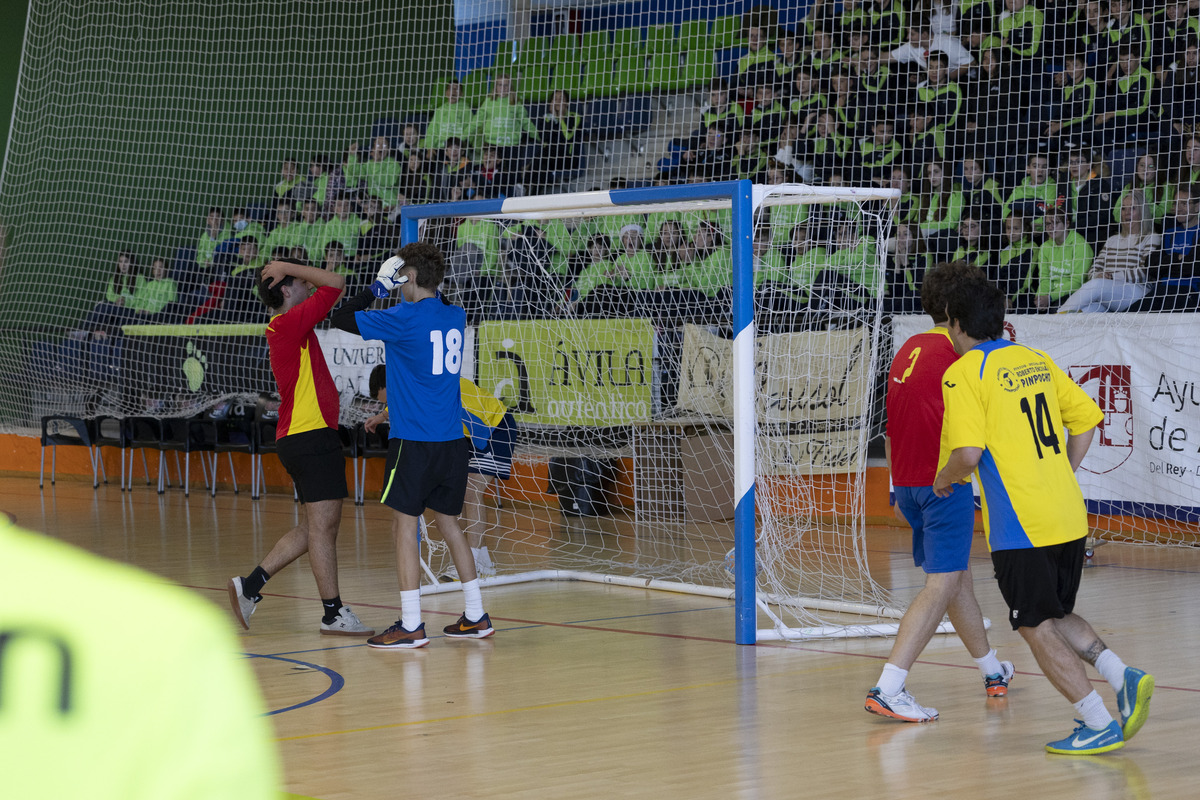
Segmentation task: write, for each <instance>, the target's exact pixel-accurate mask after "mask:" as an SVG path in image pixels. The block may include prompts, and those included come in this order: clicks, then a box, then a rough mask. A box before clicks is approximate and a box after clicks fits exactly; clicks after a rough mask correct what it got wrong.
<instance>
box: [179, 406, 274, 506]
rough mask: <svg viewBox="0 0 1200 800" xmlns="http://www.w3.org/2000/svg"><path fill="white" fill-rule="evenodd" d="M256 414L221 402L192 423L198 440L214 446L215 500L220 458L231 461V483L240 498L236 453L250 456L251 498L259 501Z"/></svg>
mask: <svg viewBox="0 0 1200 800" xmlns="http://www.w3.org/2000/svg"><path fill="white" fill-rule="evenodd" d="M254 413H255V410H254V409H253V408H251V407H249V406H246V405H244V404H241V403H232V402H228V401H225V402H221V403H218V404H217V405H215V406H213V407H212V408H210V409H209V410H208V411H205V412H204V413H203V414H201V415H200V416H199V417H197V418H196V419H194V420H193V421H192V427H193V431H194V432H196V433H198V434H199V435H198V436H196V437H195V438H196V439H197V440H198V441H200V442H203V443H205V444H208V445H211V446H212V483H211V485H210V488H211V493H212V496H214V497H215V496H216V494H217V463H218V461H219V459H220V454H221V453H225V454H226V455H227V456H228V457H229V480H230V481H231V482H232V483H233V493H234V494H238V493H239V489H238V482H237V473H236V472H235V471H234V468H233V454H234V453H248V454H249V455H250V497H251V498H252V499H257V498H258V480H257V478H258V474H257V472H256V470H255V464H256V462H255V459H254V457H255V455H256V454H257V453H258V449H257V439H256V437H255V435H254V426H255V422H254Z"/></svg>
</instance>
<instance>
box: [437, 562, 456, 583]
mask: <svg viewBox="0 0 1200 800" xmlns="http://www.w3.org/2000/svg"><path fill="white" fill-rule="evenodd" d="M438 580H439V581H441V582H442V583H453V582H455V581H457V580H458V567H456V566H454V565H453V564H451V565H450V566H448V567H446V569H445V570H444V571H443V572H442V574H441V575H439V576H438Z"/></svg>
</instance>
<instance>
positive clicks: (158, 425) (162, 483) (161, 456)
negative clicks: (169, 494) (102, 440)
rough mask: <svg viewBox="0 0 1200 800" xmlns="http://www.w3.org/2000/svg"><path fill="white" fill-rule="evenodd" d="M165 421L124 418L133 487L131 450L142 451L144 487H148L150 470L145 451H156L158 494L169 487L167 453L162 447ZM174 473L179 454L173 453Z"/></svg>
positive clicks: (156, 418) (153, 418)
mask: <svg viewBox="0 0 1200 800" xmlns="http://www.w3.org/2000/svg"><path fill="white" fill-rule="evenodd" d="M165 422H166V421H165V420H162V419H159V418H158V417H126V419H125V425H126V428H127V434H126V435H127V437H128V442H129V449H130V456H129V484H130V488H132V487H133V452H132V451H133V450H141V451H142V466H143V467H144V468H145V469H146V485H147V486H149V485H150V469H149V467H148V466H147V465H146V449H147V448H154V449H155V450H157V451H158V493H159V494H162V493H163V491H165V490H166V489H167V488H170V486H171V475H170V473H169V472H168V470H167V453H166V448H164V447H163V441H164V439H165V436H164V433H163V429H164V428H165V427H166V426H165V424H164V423H165ZM175 472H176V474H178V473H179V453H178V451H176V453H175Z"/></svg>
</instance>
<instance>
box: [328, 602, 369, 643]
mask: <svg viewBox="0 0 1200 800" xmlns="http://www.w3.org/2000/svg"><path fill="white" fill-rule="evenodd" d="M321 634H322V635H325V636H374V635H375V629H374V628H368V627H367V626H366V625H364V624H363V623H362V620H360V619H359V618H358V616H357V615H356V614H355V613H354V612H353V611H351V610H350V607H349V606H342V607H341V608H339V609H338V615H337V618H336V619H335V620H334V621H333V622H325V621H322V622H321Z"/></svg>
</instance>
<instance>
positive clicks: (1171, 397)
mask: <svg viewBox="0 0 1200 800" xmlns="http://www.w3.org/2000/svg"><path fill="white" fill-rule="evenodd" d="M931 325H932V323H931V322H930V319H929V317H926V316H913V317H896V318H895V319H894V320H893V321H892V332H893V337H894V338H893V344H892V352H893V354H894V353H895V352H896V350H898V349H899V347H900V345H901V344H903V343H904V341H905V340H906V339H908V337H910V336H913V335H914V334H917V333H921V332H923V331H926V330H929V328H930V327H931ZM1004 327H1005V338H1007V339H1011V340H1012V341H1015V342H1019V343H1021V344H1026V345H1029V346H1030V347H1034V348H1036V349H1038V350H1042V351H1044V352H1045V353H1046V354H1048V355H1049V356H1050V357H1051V358H1052V359H1054V362H1055V363H1056V364H1058V366H1060V367H1061V368H1062V369H1063V370H1064V371H1065V372H1066V373H1067V374H1068V375H1070V376H1071V377H1072V378H1074V379H1075V381H1076V382H1077V383H1078V384H1079V385H1080V386H1082V387H1083V388H1084V389H1085V390H1087V392H1088V394H1090V395H1091V396H1092V399H1093V400H1095V401H1096V404H1097V405H1099V406H1100V410H1102V411H1103V412H1104V421H1103V422H1101V423H1100V425H1099V427H1098V429H1097V432H1096V436H1095V438H1094V439H1093V440H1092V447H1091V449H1090V450H1089V451H1088V454H1087V457H1086V458H1084V460H1083V464H1082V466H1081V467H1080V469H1079V472H1078V473H1077V474H1078V476H1079V484H1080V486H1082V487H1083V494H1084V497H1085V498H1087V499H1088V501H1089V507H1090V508H1091V510H1094V511H1100V512H1102V513H1103V512H1110V513H1130V512H1135V513H1142V514H1148V515H1151V516H1158V515H1165V516H1169V517H1174V518H1180V517H1181V516H1182V517H1183V518H1188V519H1190V518H1191V517H1192V516H1194V514H1193V513H1189V512H1182V514H1181V509H1185V508H1186V509H1195V510H1196V511H1200V509H1196V507H1197V506H1200V499H1198V498H1200V390H1198V389H1197V386H1196V382H1197V381H1198V380H1200V324H1198V322H1197V317H1196V316H1195V315H1194V314H1059V315H1046V316H1043V315H1010V316H1008V317H1007V319H1006V320H1005V323H1004Z"/></svg>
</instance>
